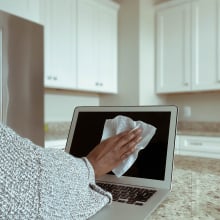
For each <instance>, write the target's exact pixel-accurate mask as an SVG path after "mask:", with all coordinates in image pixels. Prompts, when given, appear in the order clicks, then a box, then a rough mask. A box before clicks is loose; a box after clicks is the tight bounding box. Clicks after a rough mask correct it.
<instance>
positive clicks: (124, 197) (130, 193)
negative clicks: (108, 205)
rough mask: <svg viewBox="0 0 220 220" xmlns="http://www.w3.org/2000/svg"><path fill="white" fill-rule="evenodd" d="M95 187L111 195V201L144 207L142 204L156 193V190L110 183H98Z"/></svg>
mask: <svg viewBox="0 0 220 220" xmlns="http://www.w3.org/2000/svg"><path fill="white" fill-rule="evenodd" d="M97 185H98V186H100V187H101V188H103V189H104V190H106V191H108V192H110V193H111V194H112V197H113V201H116V202H122V203H127V204H133V205H139V206H142V205H144V203H145V202H146V201H147V200H148V199H149V198H150V197H151V196H152V195H153V194H154V193H155V192H156V190H150V189H145V188H138V187H132V186H122V185H116V184H110V183H100V182H99V183H97Z"/></svg>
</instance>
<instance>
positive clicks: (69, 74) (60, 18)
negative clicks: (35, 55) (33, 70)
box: [41, 0, 76, 89]
mask: <svg viewBox="0 0 220 220" xmlns="http://www.w3.org/2000/svg"><path fill="white" fill-rule="evenodd" d="M41 10H42V14H41V19H42V22H43V23H44V25H45V86H46V87H54V88H64V89H74V88H76V52H75V51H76V46H75V45H76V11H75V10H76V1H72V0H63V1H60V0H47V1H42V2H41Z"/></svg>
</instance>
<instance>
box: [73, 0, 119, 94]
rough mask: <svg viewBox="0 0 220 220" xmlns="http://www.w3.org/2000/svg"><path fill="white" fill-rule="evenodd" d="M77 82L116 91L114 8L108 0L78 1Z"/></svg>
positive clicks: (91, 88)
mask: <svg viewBox="0 0 220 220" xmlns="http://www.w3.org/2000/svg"><path fill="white" fill-rule="evenodd" d="M77 11H78V25H77V36H78V38H77V62H78V63H77V73H78V77H77V86H78V89H80V90H89V91H96V92H108V93H117V12H118V5H117V4H115V3H113V2H111V1H100V0H80V1H78V8H77Z"/></svg>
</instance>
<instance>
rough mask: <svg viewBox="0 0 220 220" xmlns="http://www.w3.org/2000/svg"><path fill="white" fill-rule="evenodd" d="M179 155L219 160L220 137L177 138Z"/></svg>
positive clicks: (181, 136)
mask: <svg viewBox="0 0 220 220" xmlns="http://www.w3.org/2000/svg"><path fill="white" fill-rule="evenodd" d="M179 153H180V154H185V155H192V156H204V157H214V158H220V137H204V136H184V135H180V136H179Z"/></svg>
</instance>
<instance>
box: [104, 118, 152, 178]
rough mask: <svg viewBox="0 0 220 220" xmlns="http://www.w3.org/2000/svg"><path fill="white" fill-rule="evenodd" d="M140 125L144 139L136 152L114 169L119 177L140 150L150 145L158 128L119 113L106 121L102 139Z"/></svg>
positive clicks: (134, 159)
mask: <svg viewBox="0 0 220 220" xmlns="http://www.w3.org/2000/svg"><path fill="white" fill-rule="evenodd" d="M138 127H139V128H141V129H142V139H141V141H140V142H139V143H138V144H137V146H136V150H135V152H134V153H133V154H132V155H130V156H129V157H128V158H127V159H125V160H124V161H123V162H122V163H121V164H120V165H119V166H118V167H116V168H115V169H113V170H112V172H113V173H114V174H115V175H116V176H117V177H120V176H122V175H123V174H124V173H125V172H126V171H127V170H128V169H129V168H130V167H131V166H132V164H133V163H134V162H135V161H136V159H137V157H138V153H139V151H140V150H142V149H144V148H145V147H146V146H147V145H148V143H149V142H150V140H151V139H152V137H153V136H154V134H155V132H156V128H155V127H154V126H152V125H150V124H147V123H145V122H143V121H133V120H132V119H131V118H129V117H126V116H123V115H118V116H116V117H115V118H113V119H107V120H106V121H105V124H104V129H103V133H102V139H101V141H103V140H105V139H107V138H109V137H111V136H113V135H116V134H119V133H121V132H123V131H126V130H129V129H136V128H138Z"/></svg>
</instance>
